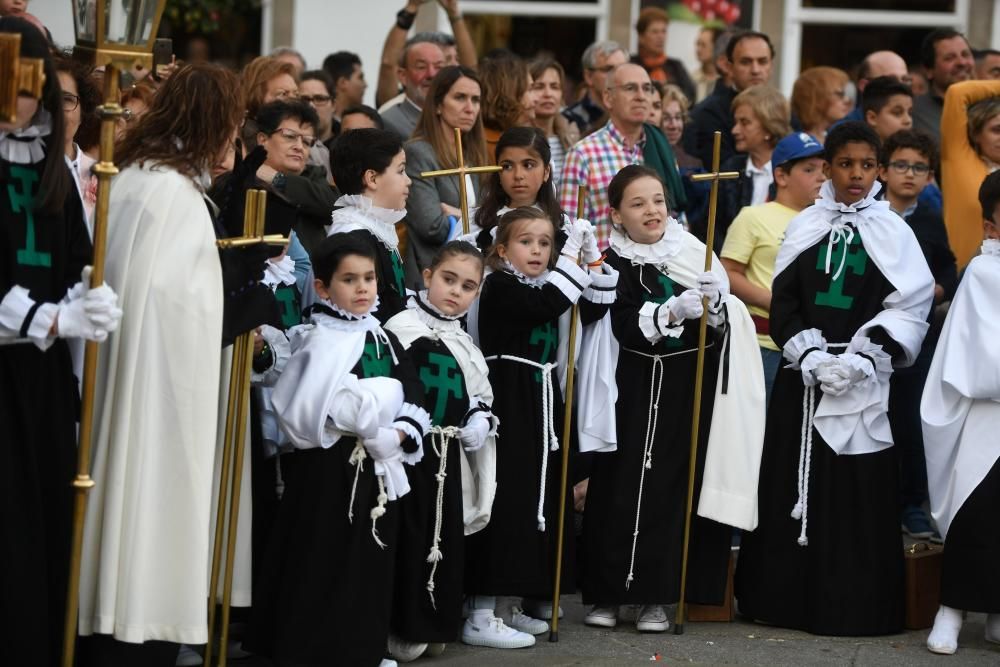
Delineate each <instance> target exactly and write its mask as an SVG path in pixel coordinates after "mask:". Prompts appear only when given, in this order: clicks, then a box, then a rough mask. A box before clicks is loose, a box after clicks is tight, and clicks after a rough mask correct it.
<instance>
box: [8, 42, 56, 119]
mask: <svg viewBox="0 0 1000 667" xmlns="http://www.w3.org/2000/svg"><path fill="white" fill-rule="evenodd" d="M44 87H45V61H44V60H42V59H41V58H22V57H21V35H20V33H16V32H5V33H0V121H3V122H4V123H15V122H17V96H18V94H19V93H20V92H21V91H24V94H27V95H30V96H31V97H33V98H35V99H36V100H41V99H42V89H43V88H44Z"/></svg>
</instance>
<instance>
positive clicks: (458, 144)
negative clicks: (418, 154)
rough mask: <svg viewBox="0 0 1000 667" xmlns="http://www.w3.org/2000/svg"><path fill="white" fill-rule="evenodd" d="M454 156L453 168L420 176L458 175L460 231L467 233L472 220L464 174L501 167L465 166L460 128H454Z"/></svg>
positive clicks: (492, 170) (422, 173)
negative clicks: (455, 162) (455, 161)
mask: <svg viewBox="0 0 1000 667" xmlns="http://www.w3.org/2000/svg"><path fill="white" fill-rule="evenodd" d="M455 157H456V158H458V166H457V167H455V168H454V169H437V170H435V171H424V172H421V173H420V177H421V178H438V177H439V176H458V194H459V199H460V204H461V208H462V233H463V234H468V233H469V226H470V225H471V224H472V221H471V220H470V219H469V192H468V188H467V187H466V183H465V175H466V174H489V173H492V172H496V171H501V170H502V168H501V167H466V166H465V157H464V156H463V155H462V130H461V129H460V128H457V127H456V128H455Z"/></svg>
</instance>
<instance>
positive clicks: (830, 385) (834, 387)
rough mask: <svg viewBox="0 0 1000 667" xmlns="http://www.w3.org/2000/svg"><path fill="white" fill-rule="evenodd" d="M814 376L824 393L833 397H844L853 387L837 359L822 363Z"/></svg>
mask: <svg viewBox="0 0 1000 667" xmlns="http://www.w3.org/2000/svg"><path fill="white" fill-rule="evenodd" d="M813 376H814V377H815V378H816V380H818V381H819V383H820V389H822V390H823V393H824V394H829V395H831V396H842V395H843V394H844V393H846V392H847V390H848V389H849V388H850V386H851V381H850V380H849V379H848V377H847V374H846V373H845V371H844V369H843V368H842V366H841V364H840V363H839V362H838V360H837V357H831V358H830V359H829V360H826V361H824V362H822V363H821V364H820V365H819V366H817V367H816V369H815V370H814V371H813Z"/></svg>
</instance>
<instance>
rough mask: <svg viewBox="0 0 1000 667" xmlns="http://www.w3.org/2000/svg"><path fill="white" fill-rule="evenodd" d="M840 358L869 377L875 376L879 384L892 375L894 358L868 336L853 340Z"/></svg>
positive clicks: (857, 337) (856, 337)
mask: <svg viewBox="0 0 1000 667" xmlns="http://www.w3.org/2000/svg"><path fill="white" fill-rule="evenodd" d="M840 356H841V358H842V359H843V360H844V361H845V363H847V364H849V365H850V366H851V367H852V368H854V369H856V370H859V371H861V372H862V373H864V374H865V375H867V376H868V377H870V378H871V377H872V376H873V374H874V378H875V379H876V380H877V381H878V382H884V381H885V380H886V379H887V378H889V376H891V375H892V357H891V356H890V355H889V353H888V352H886V351H885V350H884V349H882V346H881V345H878V344H876V343H873V342H872V341H871V339H869V338H868V337H867V336H855V337H854V338H852V339H851V342H850V343H848V345H847V350H846V351H845V352H844V354H842V355H840Z"/></svg>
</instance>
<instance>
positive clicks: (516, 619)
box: [510, 607, 549, 635]
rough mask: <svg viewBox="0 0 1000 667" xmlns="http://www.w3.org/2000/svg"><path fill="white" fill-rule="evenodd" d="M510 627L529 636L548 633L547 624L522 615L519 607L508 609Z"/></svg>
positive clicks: (522, 611)
mask: <svg viewBox="0 0 1000 667" xmlns="http://www.w3.org/2000/svg"><path fill="white" fill-rule="evenodd" d="M510 627H512V628H514V629H515V630H520V631H521V632H527V633H528V634H529V635H540V634H542V633H543V632H548V631H549V624H548V623H546V622H545V621H542V620H539V619H537V618H532V617H531V616H528V615H527V614H525V613H524V610H523V609H521V608H520V607H511V608H510Z"/></svg>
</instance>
